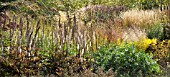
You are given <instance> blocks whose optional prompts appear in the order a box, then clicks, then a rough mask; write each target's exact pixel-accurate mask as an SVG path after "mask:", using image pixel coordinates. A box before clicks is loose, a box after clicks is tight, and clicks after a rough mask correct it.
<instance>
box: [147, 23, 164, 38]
mask: <svg viewBox="0 0 170 77" xmlns="http://www.w3.org/2000/svg"><path fill="white" fill-rule="evenodd" d="M147 36H148V38H149V39H153V38H157V39H159V40H164V32H163V25H161V24H160V23H158V24H155V25H153V26H151V27H150V28H149V29H148V30H147Z"/></svg>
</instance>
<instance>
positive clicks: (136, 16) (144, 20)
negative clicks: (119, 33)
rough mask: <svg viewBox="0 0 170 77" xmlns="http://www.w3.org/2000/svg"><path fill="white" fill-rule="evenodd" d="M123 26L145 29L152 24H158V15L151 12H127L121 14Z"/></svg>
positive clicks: (155, 12)
mask: <svg viewBox="0 0 170 77" xmlns="http://www.w3.org/2000/svg"><path fill="white" fill-rule="evenodd" d="M121 17H122V18H123V22H124V26H136V27H141V28H147V27H148V26H150V25H151V24H153V23H156V22H159V21H161V20H160V17H161V16H160V15H159V13H158V12H157V11H153V10H134V9H133V10H129V11H126V12H123V13H122V14H121Z"/></svg>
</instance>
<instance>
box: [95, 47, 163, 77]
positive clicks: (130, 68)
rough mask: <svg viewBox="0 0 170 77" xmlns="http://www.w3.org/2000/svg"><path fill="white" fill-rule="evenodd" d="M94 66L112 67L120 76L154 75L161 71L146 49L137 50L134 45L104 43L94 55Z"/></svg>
mask: <svg viewBox="0 0 170 77" xmlns="http://www.w3.org/2000/svg"><path fill="white" fill-rule="evenodd" d="M93 57H94V60H95V63H94V68H97V67H102V68H103V69H104V70H105V71H107V70H108V69H110V68H112V70H113V71H114V72H116V73H117V75H118V76H139V75H141V74H142V75H143V76H145V75H153V74H158V73H160V71H161V70H160V68H159V65H158V64H157V63H156V61H154V60H152V57H151V56H149V55H148V54H145V52H144V51H142V50H141V51H139V52H138V51H137V50H136V48H135V47H134V45H132V44H125V45H124V46H117V45H113V44H109V45H103V46H101V47H99V49H98V51H97V52H95V53H94V55H93Z"/></svg>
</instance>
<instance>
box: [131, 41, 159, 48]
mask: <svg viewBox="0 0 170 77" xmlns="http://www.w3.org/2000/svg"><path fill="white" fill-rule="evenodd" d="M134 44H135V46H136V47H137V49H142V50H146V49H147V48H148V46H149V45H151V44H152V45H156V44H157V39H142V40H140V41H137V42H134Z"/></svg>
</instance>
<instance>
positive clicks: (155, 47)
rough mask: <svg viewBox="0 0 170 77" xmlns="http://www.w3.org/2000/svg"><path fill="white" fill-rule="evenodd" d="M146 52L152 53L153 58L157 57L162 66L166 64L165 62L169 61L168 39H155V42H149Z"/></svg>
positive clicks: (169, 48) (169, 44)
mask: <svg viewBox="0 0 170 77" xmlns="http://www.w3.org/2000/svg"><path fill="white" fill-rule="evenodd" d="M146 52H147V53H150V54H152V55H153V58H154V59H157V60H158V63H159V64H160V65H162V66H166V62H169V61H170V59H169V56H170V54H169V53H170V43H168V40H163V41H157V43H156V44H150V45H149V46H148V48H147V49H146Z"/></svg>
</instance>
